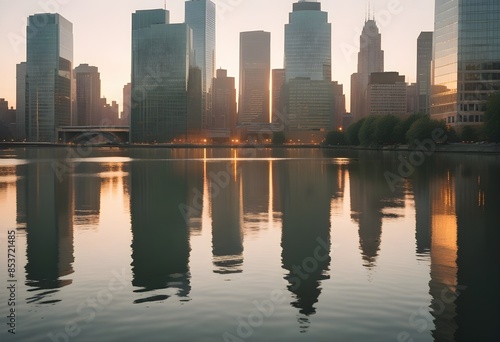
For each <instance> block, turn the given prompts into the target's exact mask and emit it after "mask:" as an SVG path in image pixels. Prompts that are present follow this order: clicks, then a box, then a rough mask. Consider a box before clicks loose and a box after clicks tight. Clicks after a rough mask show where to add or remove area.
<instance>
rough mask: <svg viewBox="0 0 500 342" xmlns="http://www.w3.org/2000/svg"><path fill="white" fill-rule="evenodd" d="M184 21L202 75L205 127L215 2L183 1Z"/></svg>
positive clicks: (212, 74) (212, 66)
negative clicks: (191, 32)
mask: <svg viewBox="0 0 500 342" xmlns="http://www.w3.org/2000/svg"><path fill="white" fill-rule="evenodd" d="M185 22H186V24H188V25H189V27H190V28H191V29H192V30H193V48H194V55H195V64H196V66H197V67H198V68H200V69H201V76H202V92H203V94H202V97H203V100H202V107H203V108H202V115H203V127H206V120H207V118H206V115H207V114H206V113H207V110H209V109H210V101H209V100H210V97H209V95H208V93H209V92H210V87H211V84H212V79H213V78H214V77H215V42H216V36H215V4H214V3H213V2H212V1H210V0H189V1H186V2H185Z"/></svg>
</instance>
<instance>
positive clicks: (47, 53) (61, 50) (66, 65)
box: [25, 13, 73, 142]
mask: <svg viewBox="0 0 500 342" xmlns="http://www.w3.org/2000/svg"><path fill="white" fill-rule="evenodd" d="M40 23H45V25H40ZM72 65H73V24H72V23H70V22H69V21H68V20H66V19H65V18H64V17H62V16H61V15H59V14H47V13H43V14H35V15H32V16H30V17H29V18H28V27H27V63H26V70H27V71H26V74H27V77H26V95H27V96H26V101H27V102H26V111H27V112H26V114H27V116H26V123H25V124H26V132H27V140H28V141H34V142H56V141H57V136H56V128H57V127H58V126H65V125H69V124H70V123H71V79H72V75H71V74H72V70H73V66H72Z"/></svg>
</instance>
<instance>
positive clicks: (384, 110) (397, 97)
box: [367, 72, 407, 116]
mask: <svg viewBox="0 0 500 342" xmlns="http://www.w3.org/2000/svg"><path fill="white" fill-rule="evenodd" d="M367 109H368V113H369V115H386V114H390V115H395V116H403V115H405V114H406V113H407V110H406V82H405V77H404V76H403V75H399V73H397V72H374V73H372V74H371V75H370V79H369V81H368V88H367Z"/></svg>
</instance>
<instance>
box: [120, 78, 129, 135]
mask: <svg viewBox="0 0 500 342" xmlns="http://www.w3.org/2000/svg"><path fill="white" fill-rule="evenodd" d="M131 108H132V84H131V83H127V84H126V85H125V86H124V87H123V110H122V114H121V116H120V121H121V125H123V126H129V125H130V109H131Z"/></svg>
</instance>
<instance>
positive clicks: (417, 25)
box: [0, 0, 434, 110]
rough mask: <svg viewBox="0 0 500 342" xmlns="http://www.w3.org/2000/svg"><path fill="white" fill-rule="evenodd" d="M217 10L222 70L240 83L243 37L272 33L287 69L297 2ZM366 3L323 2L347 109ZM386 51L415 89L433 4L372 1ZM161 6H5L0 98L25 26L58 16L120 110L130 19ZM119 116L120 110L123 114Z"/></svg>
mask: <svg viewBox="0 0 500 342" xmlns="http://www.w3.org/2000/svg"><path fill="white" fill-rule="evenodd" d="M213 1H214V3H216V5H217V57H216V58H217V65H216V66H217V68H219V67H222V68H224V69H228V74H229V76H235V77H238V74H239V72H238V69H239V33H240V32H241V31H253V30H265V31H269V32H271V45H272V47H271V48H272V50H271V53H272V56H271V58H272V64H271V66H272V68H282V67H283V51H284V25H285V24H286V23H287V22H288V13H289V12H290V11H291V10H292V4H293V3H294V2H296V0H213ZM184 2H185V1H184V0H168V1H167V9H169V10H170V18H171V22H172V23H178V22H183V21H184ZM367 4H368V0H347V1H339V0H324V1H322V9H323V10H324V11H327V12H328V14H329V22H330V23H332V38H333V42H332V58H333V61H332V63H333V65H332V74H333V80H335V81H339V82H340V83H342V84H344V93H345V94H346V97H347V106H348V109H349V98H350V96H349V95H350V94H349V93H350V75H351V74H352V73H353V72H355V71H356V68H357V52H358V50H359V47H358V45H359V34H360V32H361V28H362V26H363V24H364V20H365V13H366V7H367ZM371 4H372V5H371V6H372V9H373V11H374V12H375V17H376V19H377V22H378V26H379V28H380V31H381V33H382V48H383V49H384V50H385V70H386V71H399V72H400V73H401V74H404V75H405V76H406V81H407V82H415V78H416V76H415V74H416V45H417V37H418V35H419V34H420V32H421V31H432V30H433V29H434V1H433V0H371ZM163 6H164V1H163V0H18V1H9V0H0V37H1V45H0V46H1V48H0V98H5V99H6V100H8V101H9V106H14V107H15V105H16V104H15V103H16V101H15V96H16V95H15V94H16V75H15V70H16V64H17V63H19V62H22V61H25V60H26V39H25V36H26V22H27V17H28V16H29V15H30V14H34V13H44V12H52V13H54V12H57V13H60V14H61V15H62V16H64V17H65V18H66V19H68V20H69V21H71V22H72V23H73V37H74V66H75V67H76V66H78V65H79V64H81V63H88V64H90V65H94V66H97V67H98V68H99V71H100V73H101V82H102V96H106V97H107V98H108V102H109V101H110V100H116V101H118V102H119V103H120V104H121V103H122V96H123V95H122V89H123V86H124V85H125V84H126V83H128V82H130V70H131V66H130V64H131V62H130V60H131V20H132V19H131V14H132V13H133V12H135V11H136V10H138V9H154V8H163ZM120 110H121V107H120Z"/></svg>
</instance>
